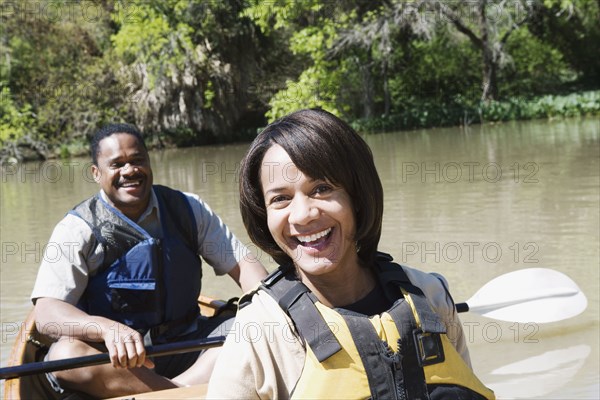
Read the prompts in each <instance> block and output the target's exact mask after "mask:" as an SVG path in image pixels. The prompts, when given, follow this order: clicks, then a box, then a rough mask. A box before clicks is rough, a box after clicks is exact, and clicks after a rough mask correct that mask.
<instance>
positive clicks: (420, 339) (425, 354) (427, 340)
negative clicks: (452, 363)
mask: <svg viewBox="0 0 600 400" xmlns="http://www.w3.org/2000/svg"><path fill="white" fill-rule="evenodd" d="M413 338H414V340H415V347H416V349H417V358H418V360H419V364H420V365H421V367H424V366H426V365H432V364H438V363H441V362H444V360H445V356H444V347H443V345H442V339H441V337H440V334H439V333H429V332H423V331H421V330H420V329H415V330H414V331H413Z"/></svg>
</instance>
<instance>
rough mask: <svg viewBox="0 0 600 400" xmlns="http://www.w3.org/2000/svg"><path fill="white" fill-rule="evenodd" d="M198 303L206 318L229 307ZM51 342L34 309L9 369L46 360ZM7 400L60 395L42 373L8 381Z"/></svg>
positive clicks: (183, 392) (185, 392)
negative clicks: (45, 356)
mask: <svg viewBox="0 0 600 400" xmlns="http://www.w3.org/2000/svg"><path fill="white" fill-rule="evenodd" d="M198 304H199V305H200V312H201V313H202V315H205V316H207V317H211V316H213V315H214V314H215V313H217V312H219V311H220V310H223V309H225V307H227V306H228V303H227V302H225V301H222V300H215V299H212V298H210V297H206V296H202V295H200V297H199V298H198ZM51 343H52V340H51V339H50V338H49V337H47V336H45V335H42V334H41V333H40V332H38V331H37V329H36V325H35V321H34V317H33V310H31V311H30V312H29V315H28V316H27V319H26V320H25V322H24V323H23V324H22V325H21V329H20V330H19V334H18V335H17V337H16V339H15V343H14V344H13V347H12V350H11V354H10V357H9V359H8V366H9V367H12V366H17V365H23V364H26V363H30V362H36V361H42V358H43V355H44V354H45V350H46V349H47V348H48V347H49V346H50V344H51ZM193 389H197V390H194V392H193V394H192V390H193ZM205 390H206V388H181V389H171V390H169V391H161V392H155V393H154V394H153V393H149V394H147V395H146V396H144V397H142V395H136V396H135V398H136V399H145V398H148V399H151V398H161V397H152V396H153V395H158V394H159V393H163V392H166V393H169V396H167V397H164V393H163V394H162V396H163V397H162V398H175V399H184V398H186V399H191V398H200V397H193V396H197V395H202V394H204V392H205ZM175 391H179V392H175ZM148 396H149V397H148ZM3 398H4V399H6V400H20V399H23V400H25V399H27V400H30V399H53V398H56V394H55V393H54V392H53V391H52V389H51V388H50V387H49V386H48V384H47V381H46V378H45V376H44V375H43V374H38V375H30V376H23V377H20V378H13V379H7V380H6V381H5V382H4V396H3ZM129 398H131V396H129Z"/></svg>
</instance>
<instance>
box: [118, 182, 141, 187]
mask: <svg viewBox="0 0 600 400" xmlns="http://www.w3.org/2000/svg"><path fill="white" fill-rule="evenodd" d="M141 183H142V181H133V182H123V183H122V184H121V186H123V187H132V186H137V185H140V184H141Z"/></svg>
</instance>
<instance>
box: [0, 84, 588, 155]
mask: <svg viewBox="0 0 600 400" xmlns="http://www.w3.org/2000/svg"><path fill="white" fill-rule="evenodd" d="M594 115H600V90H597V91H586V92H578V93H571V94H567V95H544V96H538V97H532V98H522V97H515V98H509V99H506V100H500V101H492V102H487V103H477V104H472V103H470V102H468V101H466V100H465V99H464V98H460V97H459V98H456V99H454V100H453V101H452V102H446V103H441V102H432V101H427V100H422V99H415V100H414V101H412V102H406V103H405V104H404V107H403V108H402V110H401V111H400V112H397V113H394V114H390V115H389V116H381V117H376V118H368V119H358V120H355V121H353V122H351V125H352V126H353V127H354V129H356V130H357V131H358V132H361V133H377V132H391V131H403V130H412V129H422V128H435V127H450V126H468V125H471V124H485V123H495V122H505V121H519V120H533V119H556V118H573V117H586V116H594ZM247 136H248V140H252V137H251V135H247ZM168 139H169V138H168V136H165V137H163V138H161V137H160V136H157V137H151V138H149V139H147V145H148V147H149V148H153V149H154V148H164V147H179V146H177V145H175V144H173V143H174V142H173V141H170V140H168ZM88 146H89V145H88V143H83V142H82V141H81V139H78V140H77V141H73V142H68V143H61V144H59V145H52V144H49V143H45V142H44V141H43V140H33V139H31V138H30V136H26V137H24V138H21V139H19V140H18V141H16V142H10V141H7V142H6V143H3V144H2V148H0V165H4V164H5V163H14V162H20V161H31V160H36V159H37V160H41V159H57V158H58V159H66V158H70V157H76V156H83V155H86V154H87V153H88V152H89V147H88ZM181 147H185V146H181Z"/></svg>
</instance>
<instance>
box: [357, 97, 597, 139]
mask: <svg viewBox="0 0 600 400" xmlns="http://www.w3.org/2000/svg"><path fill="white" fill-rule="evenodd" d="M596 115H600V91H590V92H582V93H573V94H569V95H566V96H559V95H546V96H540V97H535V98H531V99H524V98H520V97H513V98H509V99H507V100H503V101H491V102H485V103H480V104H477V105H474V104H473V103H472V102H470V101H465V100H464V99H462V98H461V97H460V96H458V97H456V98H455V99H454V100H453V101H451V102H445V103H441V102H428V101H420V100H414V101H412V102H407V104H406V106H405V107H404V108H403V109H402V110H401V111H400V112H397V113H394V114H392V115H390V116H388V117H380V118H371V119H357V120H355V121H354V122H353V123H352V126H353V127H354V128H355V129H356V130H358V131H361V132H383V131H394V130H403V129H417V128H431V127H440V126H454V125H463V124H467V125H468V124H471V123H477V122H500V121H509V120H525V119H541V118H570V117H584V116H596Z"/></svg>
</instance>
